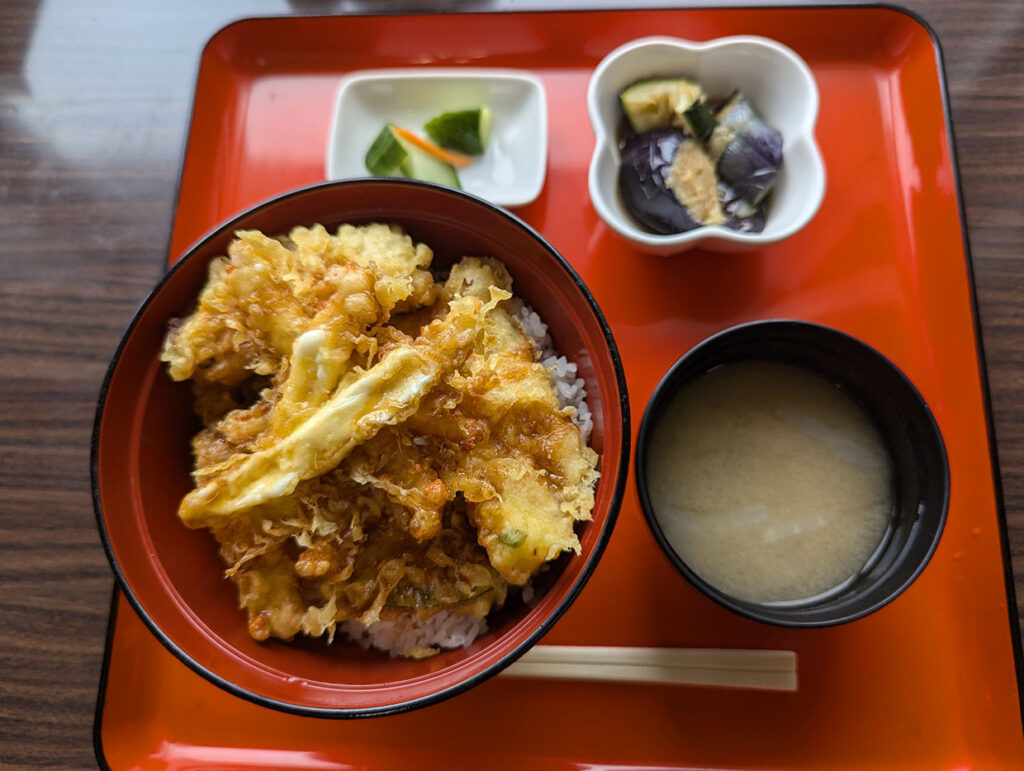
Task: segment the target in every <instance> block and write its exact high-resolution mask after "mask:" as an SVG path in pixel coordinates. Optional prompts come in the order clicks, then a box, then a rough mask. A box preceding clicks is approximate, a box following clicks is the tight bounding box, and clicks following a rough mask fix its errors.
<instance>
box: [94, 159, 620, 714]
mask: <svg viewBox="0 0 1024 771" xmlns="http://www.w3.org/2000/svg"><path fill="white" fill-rule="evenodd" d="M367 183H373V184H382V183H383V184H389V185H398V186H409V187H421V188H425V189H430V190H433V191H436V192H437V193H439V194H443V195H448V196H452V197H456V198H464V199H466V200H468V201H470V202H472V203H475V204H476V205H478V206H482V207H484V208H486V209H489V210H490V211H491V212H492V213H495V214H498V215H500V216H502V217H504V218H505V219H506V220H509V221H511V222H512V223H513V224H515V225H517V226H518V227H520V228H522V229H523V230H525V231H526V232H527V233H528V234H529V235H530V236H532V237H533V238H534V239H535V240H536V241H537V242H538V243H539V244H540V245H541V246H542V247H543V248H544V249H545V250H546V251H547V252H548V254H550V255H551V257H553V258H554V261H555V264H556V265H558V266H559V267H560V268H561V269H562V272H563V273H564V275H565V277H566V278H568V279H569V280H570V281H572V283H573V284H574V285H575V286H576V288H577V289H578V290H579V291H580V293H581V294H582V295H583V297H584V299H585V300H586V303H587V305H588V307H589V308H590V310H591V312H592V313H593V314H594V317H595V319H596V320H597V322H598V325H599V327H600V329H601V332H602V335H603V337H604V341H605V343H606V345H607V346H608V353H609V356H610V358H611V360H612V365H613V367H614V370H615V380H616V387H617V390H618V397H619V399H618V403H619V410H620V412H621V415H622V424H621V426H620V429H621V431H622V442H621V445H620V452H621V454H622V457H621V461H620V463H619V472H618V475H617V476H616V479H615V487H614V491H613V494H612V499H611V502H610V504H609V508H608V516H607V519H606V521H605V525H604V528H603V530H602V531H601V533H600V534H599V536H598V539H597V542H596V543H595V544H594V548H593V551H592V552H591V554H590V556H589V557H588V558H587V561H586V563H585V564H584V566H583V569H582V570H581V571H580V575H579V577H578V578H577V579H576V581H575V582H574V583H573V584H572V586H571V587H570V588H569V591H568V592H567V593H566V595H565V596H564V597H563V598H562V599H561V600H560V601H559V603H558V605H557V606H555V608H554V609H553V610H552V611H551V613H550V614H549V615H548V616H547V617H546V618H545V619H543V620H542V621H541V622H540V624H538V625H537V628H536V629H534V630H533V632H531V633H530V634H529V635H528V636H527V637H526V638H525V639H524V640H523V641H522V642H521V643H519V644H518V645H517V646H516V647H515V648H513V649H512V650H511V651H509V653H507V654H506V655H505V656H503V657H502V658H500V659H499V660H497V661H495V662H494V663H492V664H490V665H488V666H487V667H485V668H484V669H482V670H481V671H480V672H478V673H476V674H475V675H473V676H472V677H469V678H466V679H465V680H462V681H460V682H458V683H455V684H453V685H450V686H448V687H446V688H442V689H441V690H439V691H436V692H434V693H430V694H427V695H425V696H420V697H417V698H414V699H408V700H405V701H400V702H396V703H394V704H387V705H381V706H378V707H358V708H347V707H310V706H306V705H301V704H295V703H293V702H288V701H282V700H279V699H274V698H270V697H268V696H264V695H261V694H258V693H254V692H253V691H250V690H248V689H246V688H243V687H241V686H239V685H236V684H235V683H232V682H231V681H230V680H227V679H226V678H224V677H221V676H220V675H218V674H216V673H215V672H213V671H211V670H209V669H208V668H207V667H205V666H203V665H202V664H200V663H199V662H198V661H196V660H195V659H193V658H192V657H191V656H190V655H189V654H188V653H187V652H186V651H184V650H183V649H182V648H180V647H179V646H178V645H177V644H175V643H174V641H173V640H171V639H170V637H169V636H168V635H167V634H166V633H164V631H163V630H162V629H161V628H160V627H159V626H158V625H157V623H156V621H154V620H153V619H152V618H151V617H150V616H149V614H148V613H146V611H145V610H144V608H143V607H142V604H141V602H140V601H139V599H138V598H137V597H136V595H135V593H134V592H133V591H132V588H131V586H130V584H129V583H128V580H127V577H126V576H125V575H124V573H123V572H122V570H121V566H120V564H119V563H118V561H117V558H116V557H115V555H114V551H113V547H112V545H111V542H110V538H109V535H108V533H107V528H106V519H105V516H104V513H103V506H102V503H101V501H100V494H99V435H100V426H101V425H102V422H103V413H104V409H105V407H106V401H107V395H108V392H109V388H110V383H111V380H112V379H113V376H114V373H115V371H116V369H117V366H118V363H119V362H120V360H121V355H122V353H123V352H124V348H125V346H126V345H127V343H128V340H129V339H130V338H131V337H132V334H133V333H134V331H135V327H136V326H137V325H138V323H139V321H140V320H141V318H142V316H143V314H144V313H145V311H146V309H147V308H148V307H149V306H150V304H151V303H152V302H153V300H154V299H155V298H156V296H157V295H158V294H159V293H160V291H161V290H162V289H163V287H164V286H165V285H166V284H167V283H168V282H169V281H170V279H171V277H172V276H173V275H174V274H175V273H176V272H177V271H178V270H179V269H181V268H182V266H184V265H185V264H186V263H187V262H188V261H189V260H190V259H191V258H192V257H193V255H195V254H196V253H197V252H198V250H199V249H201V248H202V247H204V246H205V245H206V244H207V243H208V242H210V241H212V240H213V239H215V238H218V237H220V236H222V235H223V233H224V231H226V230H229V229H232V228H235V227H237V226H238V223H239V222H240V221H242V220H244V219H246V218H248V217H251V216H252V215H254V214H256V213H257V212H259V211H261V210H263V209H266V208H269V207H272V206H276V205H278V204H279V203H281V202H282V201H284V200H287V199H290V198H295V197H298V196H301V195H306V194H309V193H311V192H316V191H319V190H321V189H326V188H337V187H342V186H352V185H355V186H361V185H365V184H367ZM609 396H611V395H609ZM629 454H630V415H629V396H628V391H627V388H626V375H625V371H624V370H623V367H622V359H621V357H620V355H619V349H618V346H617V345H616V344H615V338H614V336H613V335H612V331H611V327H610V326H609V325H608V321H607V319H606V318H605V316H604V312H603V311H602V310H601V308H600V306H599V305H598V303H597V300H596V299H595V298H594V296H593V294H592V293H591V291H590V289H589V288H588V287H587V285H586V284H585V283H584V282H583V279H582V278H581V277H580V276H579V274H578V273H577V272H576V271H575V270H574V269H573V267H572V266H571V265H570V264H569V262H568V261H567V260H566V259H565V258H564V257H563V256H562V255H561V253H560V252H559V251H558V250H557V249H555V248H554V246H552V244H551V243H550V242H549V241H548V240H547V239H546V238H544V237H543V236H542V235H541V234H540V233H539V232H538V231H537V230H535V229H534V228H533V227H531V226H530V225H528V224H527V223H526V222H524V221H523V220H522V219H520V218H519V217H517V216H516V215H514V214H513V213H512V212H510V211H508V210H506V209H504V208H502V207H500V206H497V205H495V204H492V203H491V202H489V201H487V200H485V199H483V198H480V197H479V196H476V195H473V194H472V193H467V192H466V191H464V190H457V189H455V188H450V187H447V186H445V185H439V184H434V183H432V182H423V181H420V180H411V179H398V178H391V177H359V178H352V179H343V180H334V181H327V182H318V183H314V184H311V185H305V186H302V187H298V188H293V189H291V190H288V191H286V192H284V193H281V194H279V195H275V196H273V197H271V198H267V199H266V200H264V201H261V202H259V203H257V204H254V205H253V206H250V207H248V208H246V209H244V210H243V211H241V212H239V213H237V214H235V215H234V216H232V217H231V218H230V219H227V220H224V221H222V222H221V223H220V224H218V225H216V226H214V227H213V228H211V229H210V230H208V231H207V232H206V233H205V234H204V235H203V236H201V237H200V238H199V239H197V240H196V241H195V242H193V243H192V245H191V246H189V247H188V248H187V249H186V250H185V251H184V252H183V253H182V256H181V257H180V258H179V259H178V260H177V261H176V262H175V263H174V264H173V265H172V266H171V267H170V268H168V269H167V270H166V272H165V273H164V274H163V275H162V276H161V277H160V279H159V280H158V281H157V283H156V285H155V286H154V287H153V289H152V290H150V292H149V293H148V294H147V295H146V297H145V298H144V299H143V300H142V302H141V303H140V304H139V306H138V307H137V308H136V310H135V313H134V314H133V316H132V320H131V321H130V322H129V324H128V326H127V327H126V329H125V331H124V334H123V335H122V336H121V339H120V341H119V342H118V344H117V348H116V349H115V351H114V355H113V357H112V358H111V361H110V365H109V366H108V368H107V372H106V374H105V376H104V378H103V383H102V385H101V386H100V391H99V397H98V402H97V407H96V414H95V418H94V421H93V431H92V439H91V444H90V464H89V465H90V476H91V482H92V500H93V511H94V513H95V516H96V524H97V529H98V530H99V535H100V540H101V541H102V544H103V551H104V553H105V554H106V556H107V560H108V562H109V563H110V567H111V570H112V571H113V573H114V579H115V581H116V583H117V586H118V587H119V588H120V590H121V592H122V593H123V594H124V596H125V598H126V599H127V600H128V603H129V604H130V605H131V607H132V609H133V610H134V611H135V613H136V614H137V615H138V617H139V618H140V619H141V620H142V622H143V623H144V624H145V625H146V627H147V628H148V629H149V631H150V632H152V633H153V635H154V636H155V637H156V638H157V639H158V640H159V641H160V642H161V643H162V644H163V646H164V647H165V648H166V649H167V650H169V651H170V652H171V653H172V654H173V655H174V656H175V657H176V658H177V659H178V660H179V661H181V662H182V663H183V664H185V666H187V667H188V668H189V669H191V670H192V671H193V672H195V673H196V674H198V675H200V676H201V677H203V678H204V679H206V680H208V681H209V682H211V683H213V684H214V685H216V686H218V687H220V688H222V689H224V690H225V691H228V692H229V693H231V694H234V695H235V696H238V697H240V698H243V699H245V700H247V701H250V702H253V703H255V704H259V705H261V706H264V707H269V708H271V709H275V710H278V711H281V712H286V713H290V714H295V715H305V716H311V717H320V718H368V717H380V716H384V715H393V714H399V713H403V712H409V711H411V710H414V709H417V708H420V707H425V706H428V705H431V704H436V703H438V702H441V701H444V700H445V699H448V698H451V697H452V696H455V695H457V694H459V693H462V692H463V691H467V690H469V689H470V688H472V687H473V686H475V685H479V684H480V683H482V682H484V681H485V680H488V679H489V678H491V677H493V676H494V675H496V674H498V673H499V672H500V671H502V670H503V669H505V668H506V667H508V666H509V665H510V664H512V663H513V662H515V661H516V660H517V659H518V658H519V657H520V656H522V655H523V654H524V653H526V651H528V650H529V649H530V648H532V647H533V646H534V645H535V644H536V643H537V641H538V640H539V639H540V638H541V637H543V636H544V635H545V634H546V633H547V632H548V631H549V630H550V629H551V627H552V626H554V625H555V623H556V622H557V621H558V620H559V619H560V618H561V617H562V615H563V614H564V613H565V611H566V610H568V609H569V607H570V606H571V605H572V603H573V602H574V601H575V600H576V597H577V596H579V593H580V592H581V591H582V590H583V587H584V585H585V584H586V583H587V581H588V580H589V579H590V576H591V574H592V573H593V572H594V568H595V567H596V566H597V563H598V561H599V560H600V557H601V555H602V554H603V553H604V550H605V548H606V547H607V545H608V541H609V539H610V538H611V534H612V531H613V530H614V528H615V523H616V521H617V519H618V514H619V509H620V508H621V506H622V500H623V497H624V495H625V487H626V478H627V476H628V474H629V466H630V463H629Z"/></svg>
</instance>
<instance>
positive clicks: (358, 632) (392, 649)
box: [339, 301, 594, 656]
mask: <svg viewBox="0 0 1024 771" xmlns="http://www.w3.org/2000/svg"><path fill="white" fill-rule="evenodd" d="M514 302H515V305H513V306H512V307H511V308H510V311H511V312H512V315H513V318H514V319H515V320H516V321H517V322H518V323H519V325H520V327H521V328H522V330H523V332H524V333H525V334H526V335H528V336H529V337H531V338H532V339H533V341H534V343H536V345H537V350H538V352H539V359H538V360H539V361H540V363H541V365H542V366H544V368H545V369H547V370H548V371H549V372H551V377H552V380H553V381H554V385H555V392H556V394H557V396H558V402H559V404H561V405H562V407H572V408H573V410H574V412H573V415H572V421H573V423H575V424H576V425H577V426H578V427H579V429H580V435H581V437H582V438H583V441H584V442H589V441H590V434H591V431H592V430H593V428H594V421H593V418H592V416H591V413H590V407H589V406H588V405H587V389H586V383H585V382H584V380H583V378H581V377H578V376H577V370H576V364H575V363H574V362H571V361H569V360H568V359H566V358H565V356H562V355H560V354H559V353H558V351H556V350H555V347H554V344H553V343H552V341H551V335H549V334H548V326H547V324H545V323H544V322H543V321H542V320H541V318H540V316H539V315H538V314H537V312H536V311H534V310H533V309H532V308H531V307H529V306H528V305H525V304H523V303H521V302H519V301H514ZM517 306H518V307H517ZM413 441H416V440H415V439H414V440H413ZM417 443H419V442H417ZM422 443H426V440H425V439H424V440H422ZM544 567H546V566H544ZM521 598H522V600H523V602H525V603H526V604H527V605H528V606H532V605H533V603H534V601H535V600H536V599H537V598H536V597H535V596H534V589H533V584H532V582H528V583H527V584H526V585H525V586H524V587H523V588H522V590H521ZM339 628H340V630H341V632H342V633H343V634H344V635H345V636H346V637H348V638H349V639H350V640H352V641H353V642H356V643H358V644H359V645H361V646H362V647H364V648H369V647H371V646H372V647H374V648H378V649H380V650H382V651H385V652H387V653H390V654H391V655H392V656H403V655H409V654H416V653H417V652H419V653H420V654H422V653H423V652H424V651H428V650H429V649H431V648H443V649H453V648H461V647H463V646H465V645H469V644H470V643H471V642H473V640H475V639H476V637H477V636H478V635H481V634H483V633H484V632H486V631H487V620H486V619H483V618H476V617H475V616H471V615H465V614H459V613H451V612H449V611H447V610H442V611H439V612H438V613H435V614H433V615H432V616H430V617H429V618H427V619H426V620H423V621H421V620H420V619H418V618H417V617H416V615H415V614H414V613H407V614H403V615H402V616H400V617H398V618H395V619H388V620H383V619H382V620H378V621H376V622H374V623H373V624H370V626H368V627H367V626H364V625H363V624H362V623H361V622H359V621H355V620H350V621H344V622H342V624H341V625H340V627H339Z"/></svg>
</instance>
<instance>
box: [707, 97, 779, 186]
mask: <svg viewBox="0 0 1024 771" xmlns="http://www.w3.org/2000/svg"><path fill="white" fill-rule="evenodd" d="M716 117H717V119H718V125H717V126H716V127H715V129H714V130H713V131H712V132H711V136H710V137H709V139H708V149H709V151H710V153H711V157H712V158H713V159H715V161H716V162H717V166H716V169H717V171H718V178H719V179H721V180H722V181H723V182H725V183H726V184H728V185H729V186H730V187H731V188H732V189H733V190H734V191H735V192H736V194H737V195H738V196H739V197H740V198H742V199H743V200H744V201H746V202H747V203H750V204H752V205H757V204H759V203H760V202H761V201H762V200H763V199H764V197H765V195H767V194H768V191H769V190H771V188H772V185H774V184H775V178H776V175H777V174H778V171H779V167H781V166H782V134H780V133H779V132H778V131H777V130H776V129H775V128H773V127H772V126H769V125H768V124H767V123H765V122H764V121H763V120H761V118H760V117H758V115H757V113H755V112H754V109H753V107H751V106H750V102H749V101H747V99H746V97H744V96H743V94H741V93H739V92H736V93H735V94H733V96H732V97H731V98H730V99H729V101H727V102H726V103H725V105H724V106H723V107H722V108H721V109H720V110H719V111H718V115H717V116H716Z"/></svg>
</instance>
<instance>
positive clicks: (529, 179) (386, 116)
mask: <svg viewBox="0 0 1024 771" xmlns="http://www.w3.org/2000/svg"><path fill="white" fill-rule="evenodd" d="M481 105H487V106H488V107H490V109H491V112H492V114H493V122H492V124H491V134H490V138H489V141H488V143H487V147H486V149H485V150H484V153H483V154H482V155H480V156H477V157H475V158H474V159H473V162H472V163H471V164H470V165H468V166H464V167H461V168H459V169H458V174H459V181H460V183H461V185H462V189H463V190H465V191H466V192H468V193H472V194H474V195H477V196H480V197H481V198H484V199H486V200H488V201H490V202H491V203H494V204H497V205H498V206H523V205H525V204H528V203H530V202H531V201H533V200H534V199H535V198H536V197H537V196H538V195H539V194H540V191H541V189H542V188H543V187H544V177H545V172H546V169H547V146H548V141H547V99H546V96H545V93H544V86H543V84H542V83H541V82H540V80H539V79H537V78H536V77H534V76H533V75H530V74H529V73H524V72H520V71H518V70H502V69H467V68H435V67H420V68H417V69H392V70H367V71H363V72H360V73H356V74H353V75H350V76H348V77H346V78H345V79H344V80H343V81H342V83H341V86H340V87H339V89H338V97H337V101H336V103H335V109H334V119H333V121H332V124H331V130H330V135H329V138H328V145H327V166H326V174H327V179H328V180H335V179H347V178H352V177H366V176H368V175H369V172H368V171H367V169H366V164H365V157H366V151H367V150H368V149H369V147H370V145H371V144H372V143H373V140H374V139H375V138H376V137H377V135H378V134H379V133H380V130H381V129H382V128H383V127H384V124H385V123H393V124H395V125H396V126H401V127H403V128H406V129H409V130H410V131H413V132H415V133H417V134H420V135H423V124H425V123H426V122H427V121H428V120H430V119H431V118H434V117H436V116H438V115H440V114H441V113H444V112H450V111H453V110H464V109H472V108H474V107H479V106H481Z"/></svg>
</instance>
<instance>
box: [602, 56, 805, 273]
mask: <svg viewBox="0 0 1024 771" xmlns="http://www.w3.org/2000/svg"><path fill="white" fill-rule="evenodd" d="M680 76H681V77H687V78H691V79H693V80H695V81H697V82H698V83H700V84H701V86H703V88H704V91H705V92H706V93H707V94H708V97H709V99H710V100H713V101H714V100H724V99H726V98H727V97H728V96H729V95H730V94H731V93H733V92H734V91H736V90H737V89H738V90H740V91H742V92H743V93H744V94H745V95H746V96H747V98H748V99H749V100H750V103H751V105H752V106H753V108H754V110H755V111H756V112H757V113H758V114H759V115H760V116H761V117H762V118H763V119H764V120H765V121H766V122H767V123H769V124H770V125H772V126H774V127H775V128H776V129H778V130H779V131H780V132H781V134H782V141H783V145H782V156H783V160H782V166H781V168H780V169H779V173H778V176H777V178H776V181H775V185H774V187H773V188H772V190H771V192H770V194H769V195H768V198H767V199H766V201H765V227H764V230H763V231H761V232H760V233H743V232H739V231H737V230H733V229H731V228H727V227H725V226H717V225H713V226H702V227H698V228H695V229H693V230H688V231H686V232H683V233H675V234H672V235H658V234H655V233H651V232H649V231H647V230H645V229H643V228H641V227H640V226H639V225H637V224H636V223H635V221H634V220H633V219H632V218H631V217H630V215H629V214H628V213H627V212H626V211H625V209H624V208H623V206H622V203H621V201H620V198H619V192H618V177H619V146H618V134H619V126H620V122H621V121H622V119H623V115H622V109H621V107H620V105H619V93H620V92H621V91H622V90H623V89H624V88H625V87H626V86H629V85H631V84H632V83H635V82H637V81H639V80H643V79H646V78H653V77H680ZM587 109H588V111H589V114H590V123H591V126H592V127H593V130H594V135H595V137H596V140H597V142H596V144H595V147H594V155H593V157H592V158H591V161H590V173H589V179H588V186H589V189H590V198H591V201H592V202H593V204H594V208H595V210H596V211H597V213H598V215H599V216H600V217H601V219H603V220H604V221H605V223H606V224H607V225H608V226H609V227H610V228H612V230H614V231H615V232H616V233H617V234H618V235H619V236H621V237H622V238H624V239H626V240H627V241H629V242H630V243H632V244H634V245H635V246H636V247H637V248H638V249H640V250H642V251H645V252H649V253H652V254H661V255H669V254H675V253H678V252H682V251H685V250H687V249H691V248H693V247H696V246H699V247H701V248H703V249H708V250H711V251H719V252H740V251H748V250H752V249H757V248H760V247H762V246H765V245H767V244H772V243H775V242H777V241H781V240H782V239H784V238H788V237H789V236H791V235H793V234H794V233H796V232H797V231H798V230H800V229H801V228H802V227H803V226H804V225H806V224H807V223H808V222H810V220H811V218H812V217H813V216H814V214H815V213H816V212H817V210H818V207H819V205H820V204H821V200H822V197H823V196H824V193H825V167H824V164H823V163H822V159H821V153H820V152H819V150H818V146H817V144H816V143H815V140H814V123H815V120H816V118H817V115H818V87H817V84H816V83H815V81H814V76H813V75H812V74H811V71H810V68H809V67H808V66H807V64H806V63H805V62H804V61H803V60H802V59H801V58H800V57H799V56H797V55H796V53H794V52H793V51H792V50H790V49H789V48H787V47H786V46H784V45H781V44H780V43H777V42H775V41H773V40H769V39H767V38H762V37H753V36H737V37H726V38H718V39H717V40H711V41H708V42H705V43H693V42H690V41H687V40H681V39H679V38H671V37H648V38H641V39H639V40H634V41H631V42H629V43H626V44H625V45H622V46H620V47H619V48H616V49H615V50H614V51H612V52H611V53H609V54H608V55H607V56H606V57H605V58H604V59H602V60H601V62H600V64H598V66H597V68H596V69H595V70H594V74H593V75H592V76H591V79H590V84H589V86H588V89H587Z"/></svg>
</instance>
